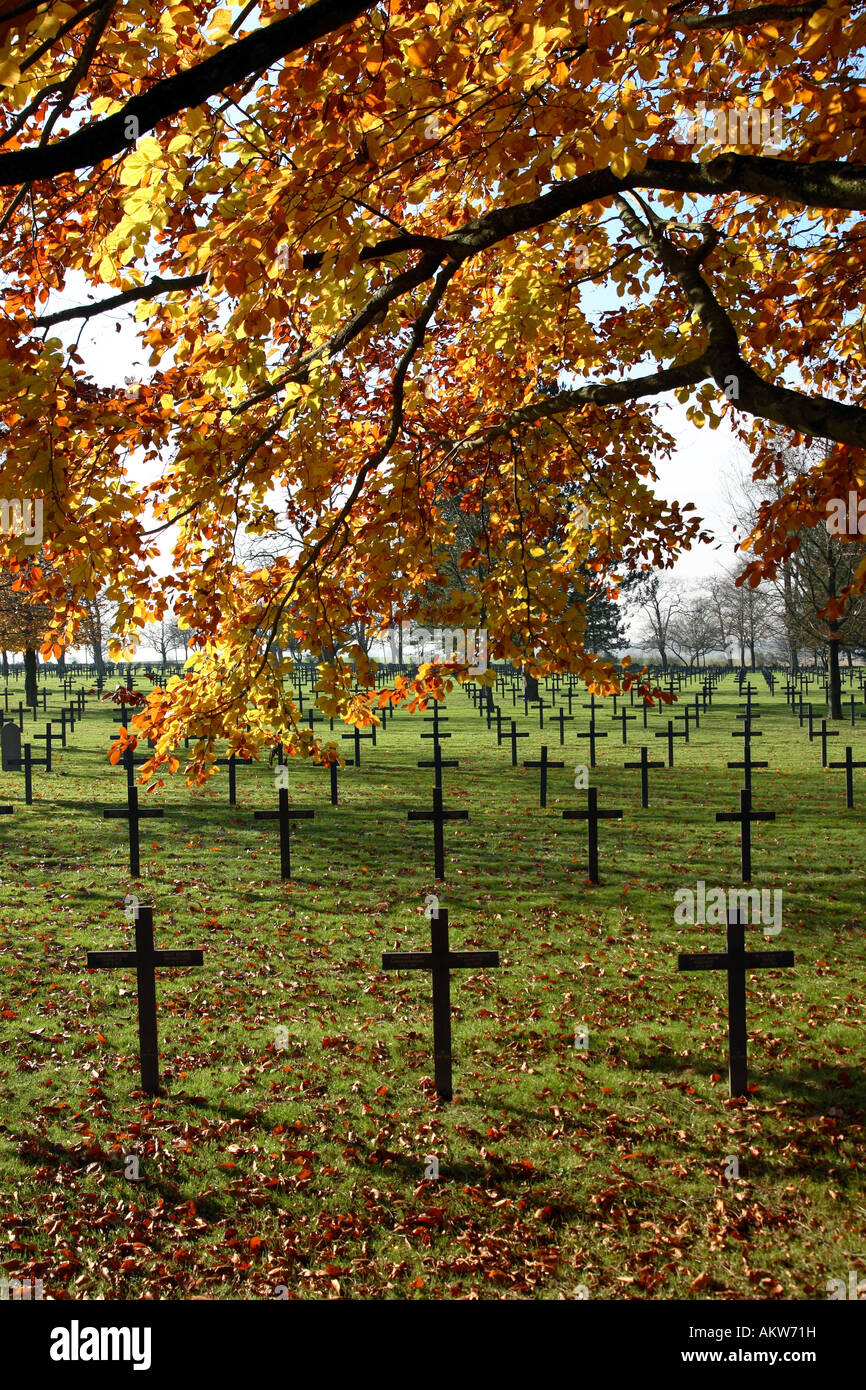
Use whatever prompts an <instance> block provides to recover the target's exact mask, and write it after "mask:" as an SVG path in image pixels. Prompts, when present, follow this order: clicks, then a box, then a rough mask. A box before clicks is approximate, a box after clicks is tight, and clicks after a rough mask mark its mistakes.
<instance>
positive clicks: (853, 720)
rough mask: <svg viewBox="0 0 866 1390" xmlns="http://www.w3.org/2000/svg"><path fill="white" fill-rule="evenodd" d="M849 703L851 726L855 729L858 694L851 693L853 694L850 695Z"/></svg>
mask: <svg viewBox="0 0 866 1390" xmlns="http://www.w3.org/2000/svg"><path fill="white" fill-rule="evenodd" d="M849 705H850V707H851V728H852V729H854V728H856V727H857V724H856V720H857V715H856V713H855V705H856V696H855V695H851V696H850V697H849Z"/></svg>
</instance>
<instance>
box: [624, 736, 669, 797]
mask: <svg viewBox="0 0 866 1390" xmlns="http://www.w3.org/2000/svg"><path fill="white" fill-rule="evenodd" d="M648 752H649V750H648V749H647V746H646V744H645V743H642V744H641V749H640V762H638V763H623V767H624V768H626V770H627V771H631V770H632V769H633V768H637V767H639V768H640V804H641V806H642V807H643V809H644V810H645V811H647V810H649V770H650V768H651V767H664V763H651V762H648V761H647V757H648Z"/></svg>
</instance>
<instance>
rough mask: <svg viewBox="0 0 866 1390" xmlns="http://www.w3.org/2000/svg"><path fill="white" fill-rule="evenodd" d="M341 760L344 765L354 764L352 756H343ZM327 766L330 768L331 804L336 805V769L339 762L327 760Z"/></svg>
mask: <svg viewBox="0 0 866 1390" xmlns="http://www.w3.org/2000/svg"><path fill="white" fill-rule="evenodd" d="M343 762H344V763H345V764H346V767H354V766H355V764H354V761H353V759H352V758H344V759H343ZM328 767H329V769H330V776H331V805H332V806H336V805H337V804H338V799H339V794H338V791H337V770H338V768H339V764H338V763H337V762H336V761H333V762H329V763H328Z"/></svg>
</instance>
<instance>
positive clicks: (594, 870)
mask: <svg viewBox="0 0 866 1390" xmlns="http://www.w3.org/2000/svg"><path fill="white" fill-rule="evenodd" d="M586 802H587V805H586V810H585V811H563V813H562V816H563V820H585V821H587V823H588V825H587V828H588V831H589V881H590V883H598V823H599V821H600V820H622V811H600V810H599V809H598V787H587V789H586Z"/></svg>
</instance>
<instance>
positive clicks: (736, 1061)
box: [677, 909, 794, 1096]
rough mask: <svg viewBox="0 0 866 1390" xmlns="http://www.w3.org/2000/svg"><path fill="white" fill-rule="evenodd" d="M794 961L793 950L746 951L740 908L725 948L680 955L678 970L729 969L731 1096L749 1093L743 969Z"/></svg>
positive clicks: (733, 915) (734, 914) (732, 920)
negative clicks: (723, 949) (725, 949)
mask: <svg viewBox="0 0 866 1390" xmlns="http://www.w3.org/2000/svg"><path fill="white" fill-rule="evenodd" d="M793 964H794V953H793V951H747V950H746V948H745V931H744V924H743V921H742V917H741V913H740V910H739V909H737V910H736V911H735V912H729V913H728V949H727V951H708V952H706V953H704V954H702V955H681V956H679V958H678V961H677V969H678V970H726V971H727V972H728V1058H729V1063H728V1066H729V1070H728V1077H729V1090H730V1094H731V1096H745V1095H748V1093H749V1087H748V1074H747V1068H746V971H747V970H762V969H777V968H778V967H780V966H789V965H793Z"/></svg>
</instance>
